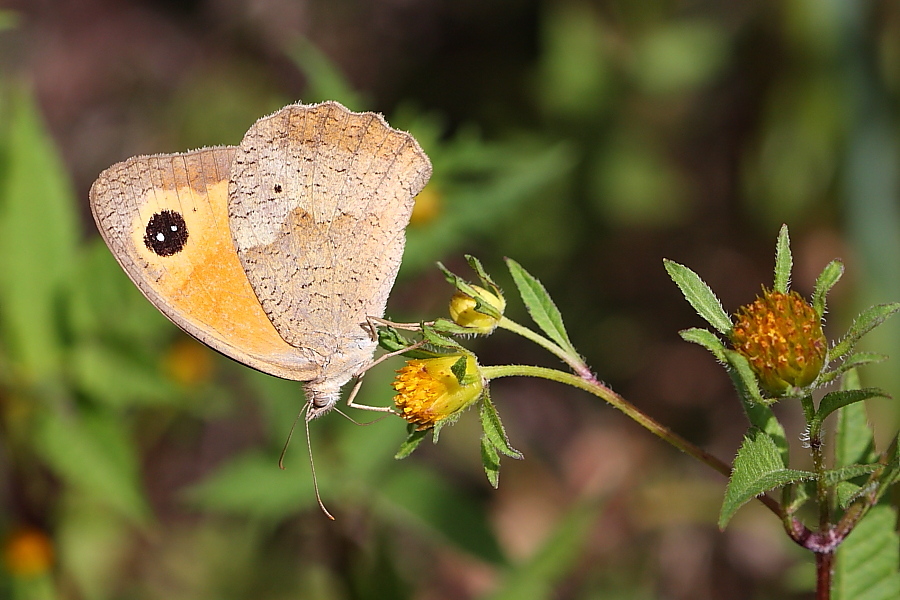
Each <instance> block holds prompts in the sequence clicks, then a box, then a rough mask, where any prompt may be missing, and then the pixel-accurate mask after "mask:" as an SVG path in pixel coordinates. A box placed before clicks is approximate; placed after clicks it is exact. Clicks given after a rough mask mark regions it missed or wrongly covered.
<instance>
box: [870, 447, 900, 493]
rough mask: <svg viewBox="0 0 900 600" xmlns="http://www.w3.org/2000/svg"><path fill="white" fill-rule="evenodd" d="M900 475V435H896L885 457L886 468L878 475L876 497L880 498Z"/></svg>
mask: <svg viewBox="0 0 900 600" xmlns="http://www.w3.org/2000/svg"><path fill="white" fill-rule="evenodd" d="M898 477H900V435H897V436H894V440H893V441H892V442H891V445H890V447H889V448H888V450H887V452H886V454H885V459H884V470H883V471H882V472H881V473H880V474H879V476H878V490H877V491H876V493H875V498H876V500H877V499H880V498H881V497H882V496H884V494H885V493H886V492H887V491H888V490H889V489H890V487H891V486H892V485H894V484H895V483H897V478H898Z"/></svg>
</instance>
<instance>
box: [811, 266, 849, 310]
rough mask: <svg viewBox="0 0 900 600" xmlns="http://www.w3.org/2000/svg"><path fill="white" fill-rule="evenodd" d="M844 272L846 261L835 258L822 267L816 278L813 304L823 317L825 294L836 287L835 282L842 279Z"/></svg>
mask: <svg viewBox="0 0 900 600" xmlns="http://www.w3.org/2000/svg"><path fill="white" fill-rule="evenodd" d="M843 274H844V263H842V262H841V261H840V260H837V259H835V260H833V261H831V262H830V263H828V264H827V265H825V268H824V269H822V272H821V273H820V274H819V277H818V278H817V279H816V288H815V290H814V291H813V297H812V306H813V309H814V310H815V311H816V314H817V315H819V318H820V319H821V318H822V317H823V316H824V315H825V308H826V304H825V296H826V295H827V294H828V292H829V291H830V290H831V288H833V287H834V284H836V283H837V282H838V280H840V278H841V275H843Z"/></svg>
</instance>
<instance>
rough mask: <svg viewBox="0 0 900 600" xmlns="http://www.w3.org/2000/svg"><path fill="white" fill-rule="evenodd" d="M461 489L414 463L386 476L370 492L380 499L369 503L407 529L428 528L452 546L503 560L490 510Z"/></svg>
mask: <svg viewBox="0 0 900 600" xmlns="http://www.w3.org/2000/svg"><path fill="white" fill-rule="evenodd" d="M460 489H462V488H461V487H460V486H453V485H451V484H450V483H448V482H447V481H444V480H442V479H440V478H438V476H437V475H436V474H435V473H433V472H431V471H429V470H426V469H422V468H417V467H416V465H415V464H414V463H411V464H407V465H404V467H403V468H402V469H396V470H394V471H393V472H392V473H391V475H390V476H389V477H385V478H384V479H383V480H382V481H381V482H380V483H379V485H378V486H377V487H375V488H374V489H373V490H372V492H371V494H370V496H371V497H374V498H375V499H376V501H375V502H372V498H371V497H369V498H367V499H366V505H367V506H372V507H374V509H375V510H376V511H378V513H379V516H380V517H381V518H382V519H384V520H385V522H388V523H390V522H393V523H396V525H397V526H398V527H401V528H402V529H403V530H409V529H410V528H413V527H418V528H419V529H425V530H426V531H425V532H423V533H428V534H431V537H432V538H434V537H437V538H438V540H440V541H442V542H445V543H449V544H450V545H451V547H455V548H458V549H461V550H463V551H465V552H466V553H468V554H471V555H472V556H475V557H477V558H479V559H481V560H483V561H485V562H487V563H490V564H495V565H496V564H503V563H504V562H505V559H504V557H503V551H502V550H501V549H500V545H499V544H498V543H497V539H496V538H495V537H494V533H493V528H492V526H491V524H490V523H489V522H488V518H487V515H488V512H487V511H486V510H485V509H484V507H483V506H482V505H481V504H479V503H477V502H475V500H473V498H472V497H471V496H468V495H466V494H463V493H461V491H460ZM435 534H436V535H435Z"/></svg>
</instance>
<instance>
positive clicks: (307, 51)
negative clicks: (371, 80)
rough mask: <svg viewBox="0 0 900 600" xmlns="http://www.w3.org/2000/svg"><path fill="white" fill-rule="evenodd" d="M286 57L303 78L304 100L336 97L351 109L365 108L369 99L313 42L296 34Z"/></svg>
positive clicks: (312, 100) (318, 100)
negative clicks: (358, 90)
mask: <svg viewBox="0 0 900 600" xmlns="http://www.w3.org/2000/svg"><path fill="white" fill-rule="evenodd" d="M288 56H290V57H291V59H292V60H293V61H294V64H295V65H297V68H299V69H300V70H301V71H302V72H303V75H304V76H305V77H306V86H307V90H306V94H305V96H304V98H303V99H304V101H306V102H321V101H323V100H337V101H339V102H341V103H343V104H344V105H346V106H347V108H349V109H351V110H365V108H366V106H367V105H368V102H367V101H366V99H365V98H364V97H363V96H362V95H361V94H359V93H358V92H356V90H354V89H353V88H352V87H351V85H350V82H349V81H348V80H347V78H346V77H344V74H343V73H341V71H340V69H338V67H337V66H336V65H335V64H334V63H333V62H332V61H331V60H330V59H329V58H328V56H327V55H326V54H325V53H324V52H322V51H321V50H320V49H319V48H318V47H317V46H316V45H315V44H313V43H312V42H311V41H310V40H308V39H307V38H305V37H302V36H297V37H295V38H294V43H293V44H292V45H291V46H290V47H289V48H288Z"/></svg>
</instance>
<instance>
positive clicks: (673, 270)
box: [663, 259, 734, 335]
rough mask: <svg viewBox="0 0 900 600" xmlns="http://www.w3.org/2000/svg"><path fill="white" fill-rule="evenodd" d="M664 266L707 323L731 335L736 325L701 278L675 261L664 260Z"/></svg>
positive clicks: (724, 333)
mask: <svg viewBox="0 0 900 600" xmlns="http://www.w3.org/2000/svg"><path fill="white" fill-rule="evenodd" d="M663 265H665V267H666V271H667V272H668V273H669V277H671V278H672V281H674V282H675V285H677V286H678V288H679V289H680V290H681V293H682V294H684V298H685V299H686V300H687V301H688V302H689V303H690V305H691V306H693V307H694V310H696V311H697V314H699V315H700V316H701V317H703V318H704V319H705V320H706V322H707V323H709V324H710V325H712V326H713V327H714V328H715V329H716V331H718V332H719V333H721V334H723V335H729V334H730V333H731V330H732V328H733V327H734V324H733V323H732V322H731V317H729V316H728V313H726V312H725V309H724V308H722V302H721V301H720V300H719V299H718V298H717V297H716V295H715V294H714V293H713V291H712V289H711V288H710V287H709V286H708V285H706V283H705V282H704V281H703V280H702V279H700V276H699V275H697V274H696V273H694V272H693V271H691V270H690V269H689V268H687V267H685V266H684V265H680V264H678V263H677V262H675V261H671V260H669V259H663Z"/></svg>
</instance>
